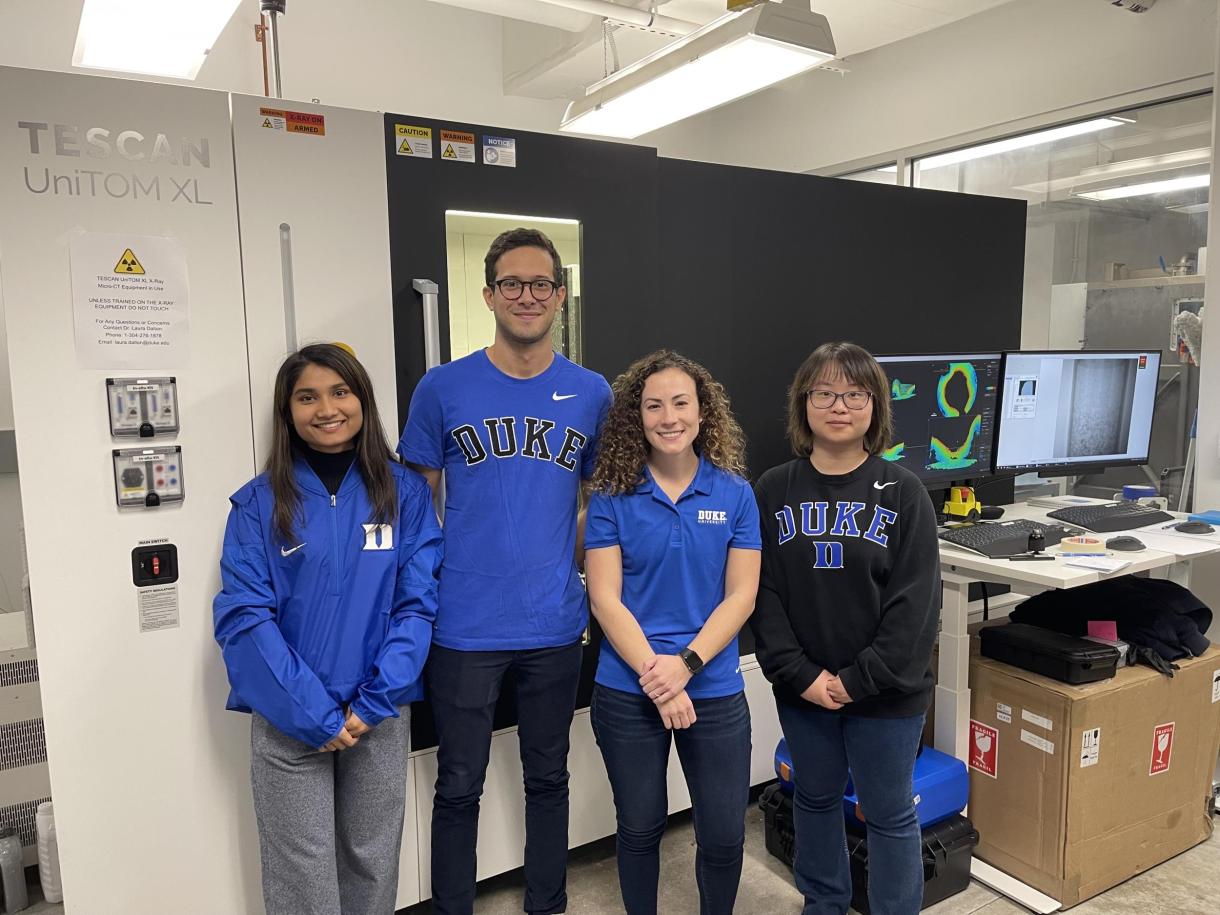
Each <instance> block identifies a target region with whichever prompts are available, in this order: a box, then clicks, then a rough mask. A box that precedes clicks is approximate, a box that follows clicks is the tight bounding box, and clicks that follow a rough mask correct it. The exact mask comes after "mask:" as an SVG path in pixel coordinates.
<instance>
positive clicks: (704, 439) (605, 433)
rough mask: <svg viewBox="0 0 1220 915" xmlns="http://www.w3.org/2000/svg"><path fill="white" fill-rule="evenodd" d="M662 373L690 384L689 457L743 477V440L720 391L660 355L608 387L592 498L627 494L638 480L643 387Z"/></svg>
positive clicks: (669, 353) (691, 366)
mask: <svg viewBox="0 0 1220 915" xmlns="http://www.w3.org/2000/svg"><path fill="white" fill-rule="evenodd" d="M664 369H679V370H681V371H683V372H685V373H686V374H687V375H689V376H690V378H691V380H692V381H694V382H695V397H696V398H697V399H698V401H699V434H698V435H697V436H696V437H695V441H694V448H695V453H696V454H699V455H700V456H702V457H704V458H706V459H707V461H708V462H709V463H711V464H714V465H715V466H717V467H719V468H720V469H721V470H727V471H729V473H735V474H737V475H738V476H745V473H746V437H745V435H744V434H743V433H742V431H741V426H740V425H738V423H737V420H736V419H735V418H734V417H733V410H732V408H731V406H730V405H729V395H728V394H727V393H726V392H725V390H724V386H723V385H722V384H721V383H720V382H718V381H717V380H716V379H715V378H713V377H712V374H711V372H709V371H708V370H707V369H705V368H704V367H703V366H702V365H700V364H699V363H698V362H695V361H694V360H693V359H688V358H687V357H686V356H683V355H682V354H681V353H675V352H674V351H673V350H668V349H661V350H657V351H656V352H654V353H649V354H648V355H647V356H645V357H644V358H642V359H638V360H636V361H635V362H633V363H632V364H631V365H630V366H628V367H627V371H625V372H623V374H621V375H619V376H618V377H617V378H615V379H614V384H612V385H611V389H612V390H613V391H614V401H613V403H612V404H611V406H610V412H609V414H608V415H607V416H606V422H605V425H603V426H602V431H601V436H600V437H599V441H598V450H597V470H596V471H595V472H594V474H593V488H594V489H596V490H597V491H598V492H604V493H609V494H611V495H614V494H617V493H622V492H627V491H628V490H630V489H632V488H633V487H635V486H636V485H637V484H638V483H639V482H640V480H641V479H642V477H643V475H644V464H645V463H646V462H647V461H648V451H649V448H648V442H647V440H646V439H645V438H644V423H643V421H642V420H641V419H640V398H641V397H642V396H643V394H644V382H646V381H647V380H648V379H649V378H650V377H652V376H653V375H655V374H656V373H657V372H660V371H662V370H664Z"/></svg>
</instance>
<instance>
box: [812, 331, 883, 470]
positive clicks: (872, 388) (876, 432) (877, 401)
mask: <svg viewBox="0 0 1220 915" xmlns="http://www.w3.org/2000/svg"><path fill="white" fill-rule="evenodd" d="M835 375H842V376H843V377H844V378H845V379H847V382H848V384H855V385H859V386H860V387H862V388H863V389H864V390H866V391H868V392H869V393H870V394H871V395H873V396H872V402H873V419H872V422H870V423H869V424H868V431H867V432H866V433H864V450H865V451H867V452H868V453H869V454H880V453H881V452H882V451H884V450H885V449H886V448H888V447H889V444H890V436H891V434H892V428H893V411H892V410H891V408H890V384H889V381H888V380H887V379H886V376H885V371H884V370H883V369H882V368H881V366H880V365H878V364H877V360H876V359H874V358H873V356H872V354H871V353H870V352H869V351H868V350H866V349H864V348H863V347H862V346H857V345H856V344H854V343H843V342H840V343H823V344H822V345H821V346H819V347H818V348H817V349H815V350H814V351H813V352H812V353H810V354H809V357H808V358H807V359H806V360H805V361H804V362H802V363H801V367H800V368H799V369H797V370H796V377H795V378H793V379H792V387H790V388H789V389H788V441H789V442H790V443H791V444H792V450H793V451H794V452H795V453H796V454H797V455H798V456H799V457H808V456H809V455H810V454H812V453H813V430H812V429H810V428H809V417H808V415H807V414H806V413H805V401H806V398H807V397H808V396H809V390H810V388H811V387H812V386H813V383H814V382H816V381H817V380H818V379H819V378H825V377H827V376H831V377H833V376H835Z"/></svg>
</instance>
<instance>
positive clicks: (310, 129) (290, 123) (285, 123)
mask: <svg viewBox="0 0 1220 915" xmlns="http://www.w3.org/2000/svg"><path fill="white" fill-rule="evenodd" d="M258 116H259V117H260V118H262V125H263V126H264V127H266V128H268V129H270V130H282V131H284V132H285V133H307V134H311V135H313V136H315V137H324V136H326V118H325V117H324V116H323V115H320V114H308V113H306V112H304V111H284V110H282V109H280V108H260V109H258Z"/></svg>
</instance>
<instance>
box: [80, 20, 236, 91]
mask: <svg viewBox="0 0 1220 915" xmlns="http://www.w3.org/2000/svg"><path fill="white" fill-rule="evenodd" d="M239 3H240V0H207V2H193V0H85V5H84V8H83V9H82V10H81V15H80V27H79V28H78V29H77V32H76V48H75V50H74V51H73V52H72V65H73V66H74V67H88V68H90V69H98V70H115V71H118V72H121V73H142V74H144V75H147V76H169V77H174V78H177V79H194V78H195V77H196V76H197V75H198V73H199V68H200V67H202V66H203V62H204V60H205V59H206V57H207V54H208V51H210V50H211V48H212V45H213V44H215V42H216V39H217V38H218V37H219V36H220V33H221V31H222V30H223V29H224V27H225V26H226V25H227V24H228V22H229V20H230V19H232V18H233V11H234V10H236V9H237V6H238V4H239Z"/></svg>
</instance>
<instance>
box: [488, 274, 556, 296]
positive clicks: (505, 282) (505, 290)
mask: <svg viewBox="0 0 1220 915" xmlns="http://www.w3.org/2000/svg"><path fill="white" fill-rule="evenodd" d="M491 285H493V286H495V287H496V288H497V289H499V290H500V295H502V296H504V298H506V299H508V300H509V301H510V302H515V301H517V299H519V298H521V294H522V293H523V292H525V287H526V286H528V287H529V288H530V293H531V294H532V295H533V297H534V301H535V302H545V301H546V300H547V299H549V298H550V297H551V296H553V295H554V294H555V290H556V289H557V288H559V284H558V283H556V282H554V281H553V280H530V281H529V282H528V283H526V282H524V281H522V280H519V279H517V278H516V277H515V276H509V277H505V278H504V279H502V280H496V281H495V282H494V283H492V284H491Z"/></svg>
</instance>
